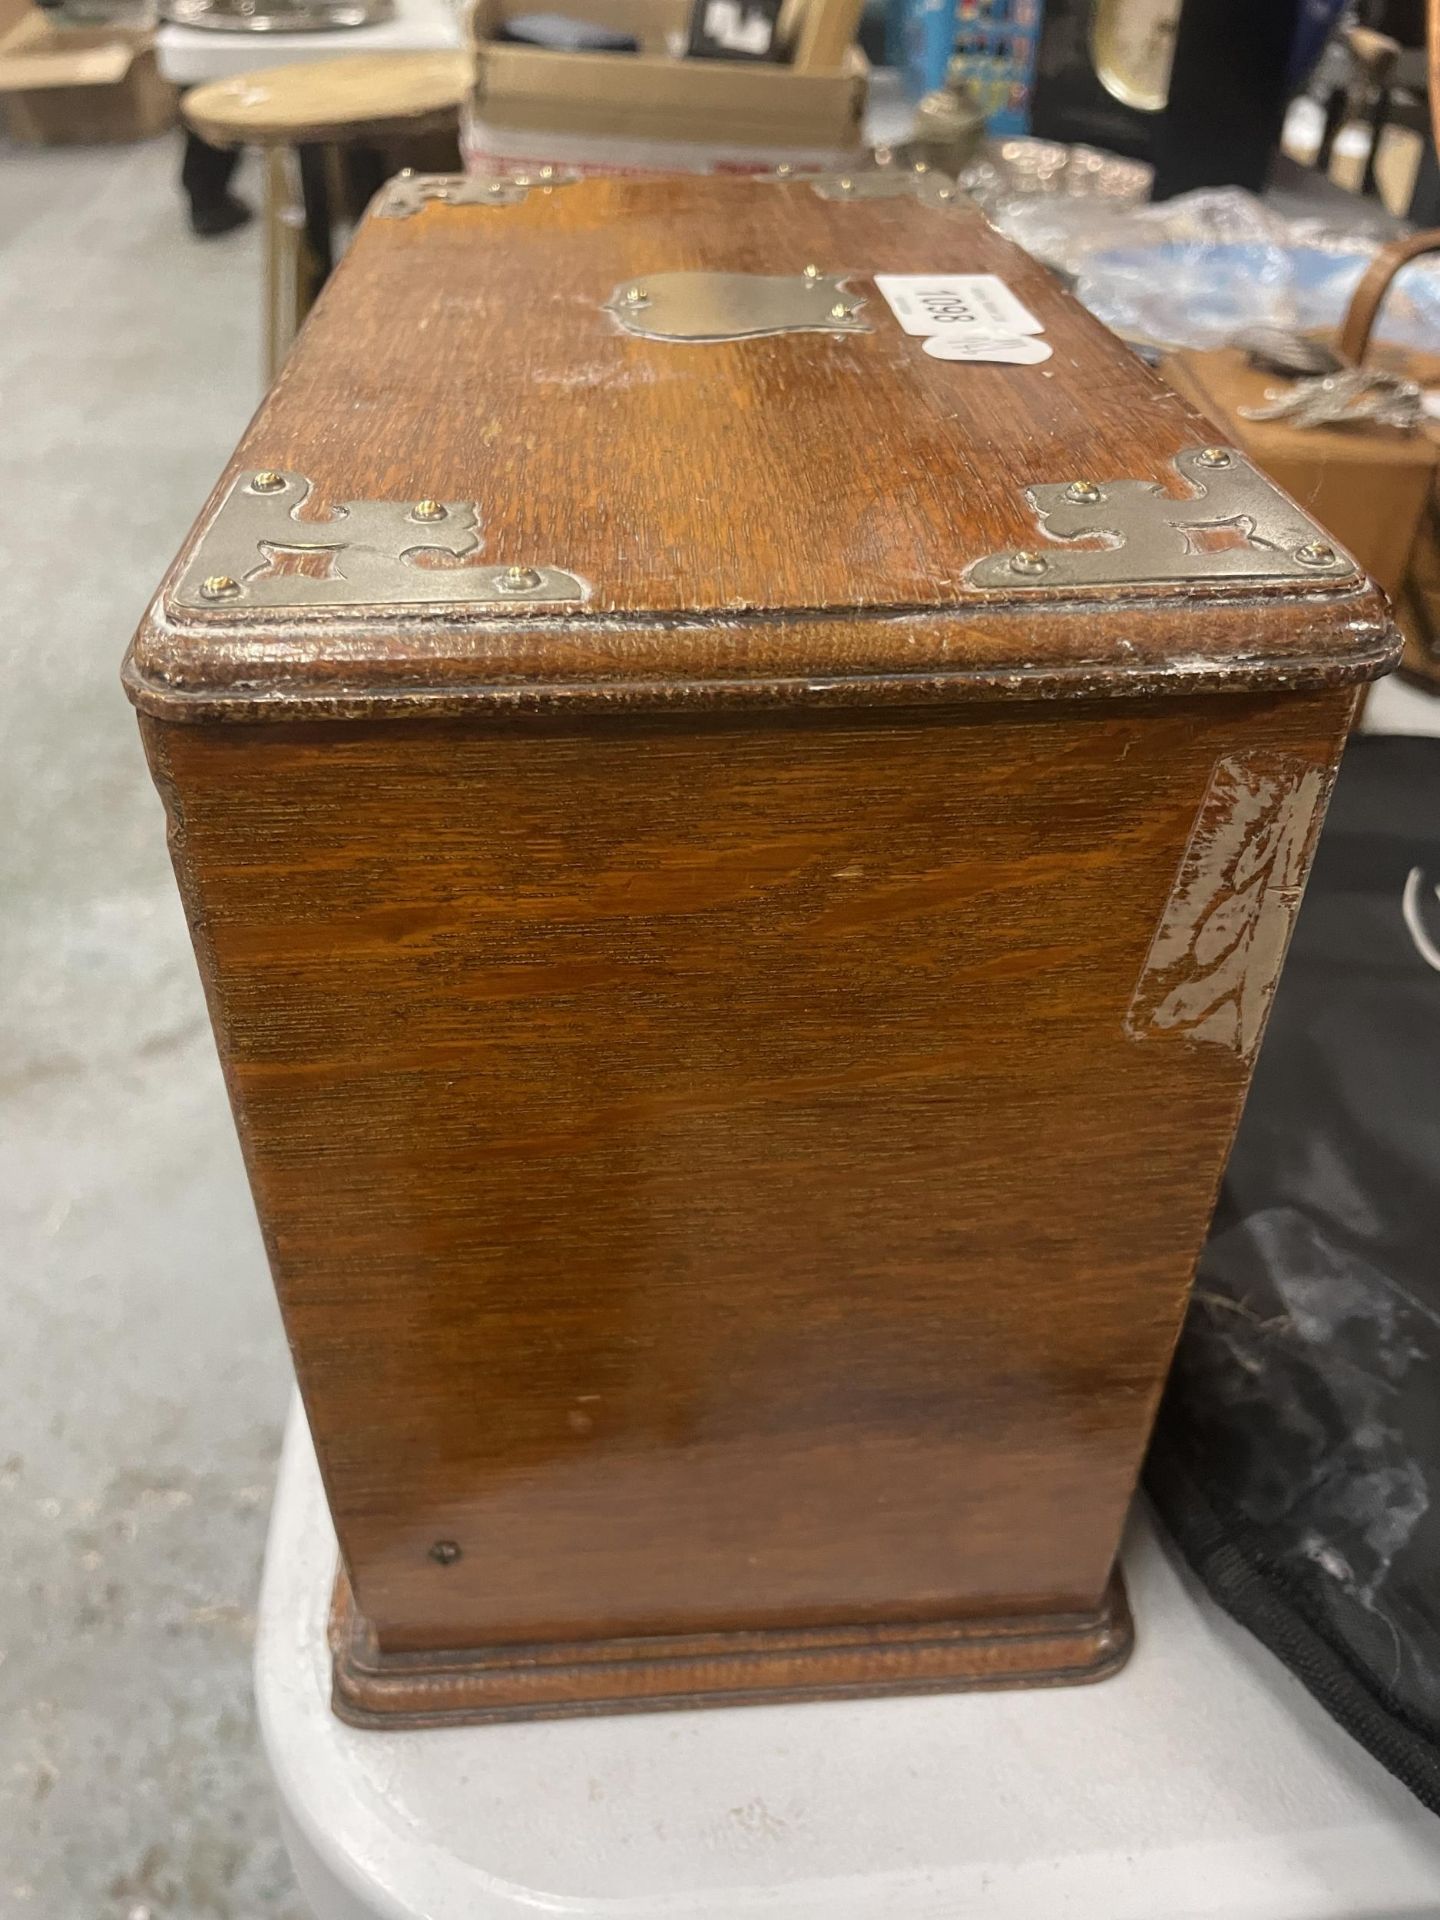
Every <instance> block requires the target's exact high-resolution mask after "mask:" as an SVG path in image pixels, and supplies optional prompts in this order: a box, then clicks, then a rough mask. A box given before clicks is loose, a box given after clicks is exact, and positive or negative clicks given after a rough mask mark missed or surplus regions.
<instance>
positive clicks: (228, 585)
mask: <svg viewBox="0 0 1440 1920" xmlns="http://www.w3.org/2000/svg"><path fill="white" fill-rule="evenodd" d="M239 591H240V582H239V581H238V580H232V579H231V577H230V575H229V574H228V573H212V574H211V575H210V578H209V579H208V580H202V581H201V582H200V597H201V599H202V600H233V599H234V598H235V596H236V594H238V593H239Z"/></svg>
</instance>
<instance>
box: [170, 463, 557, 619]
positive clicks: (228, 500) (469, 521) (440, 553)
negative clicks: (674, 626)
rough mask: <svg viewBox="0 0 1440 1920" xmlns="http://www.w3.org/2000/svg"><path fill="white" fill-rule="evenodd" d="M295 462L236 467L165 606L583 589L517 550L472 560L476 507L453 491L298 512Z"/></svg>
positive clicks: (333, 603)
mask: <svg viewBox="0 0 1440 1920" xmlns="http://www.w3.org/2000/svg"><path fill="white" fill-rule="evenodd" d="M310 490H311V483H310V481H309V480H308V479H306V478H305V476H304V475H303V474H299V473H282V472H278V471H269V470H265V469H262V470H260V471H258V472H254V473H242V474H241V475H240V476H239V477H238V478H237V479H236V480H235V481H234V482H233V483H232V485H231V488H230V491H229V492H228V493H227V494H226V496H225V498H224V499H223V500H222V501H221V503H220V505H219V507H218V509H217V510H216V513H215V517H214V518H213V519H212V520H211V522H210V524H209V525H208V526H207V527H206V528H205V530H204V532H203V533H202V534H201V536H200V538H199V540H198V541H197V542H196V544H195V549H194V551H193V553H192V554H191V556H190V559H189V561H188V562H187V564H186V566H185V569H184V571H183V572H182V574H181V575H180V578H179V581H178V582H177V584H176V586H175V587H174V589H173V590H172V592H171V594H170V604H171V606H173V607H193V608H195V609H197V610H199V609H204V610H207V611H208V610H213V609H216V608H220V607H226V606H231V607H243V608H266V609H280V608H297V607H393V606H418V605H441V606H494V607H500V606H509V607H513V606H524V605H526V604H529V603H533V602H549V601H560V602H572V601H577V600H583V599H584V598H585V593H586V590H585V586H584V583H583V582H582V581H580V580H579V579H577V578H576V576H575V575H574V574H573V573H566V572H564V571H563V570H562V569H561V568H559V567H551V566H539V565H536V564H534V563H532V562H530V561H528V560H520V561H516V562H513V563H510V564H508V565H499V566H494V565H492V566H479V565H477V564H476V560H477V557H478V555H479V554H480V552H481V548H482V544H483V543H482V540H481V533H480V516H479V510H478V508H477V507H476V506H475V504H474V503H473V502H471V501H463V500H427V499H420V500H351V501H347V502H346V504H345V505H344V506H340V507H337V508H335V509H334V511H333V512H332V514H331V515H330V517H329V518H328V519H325V520H314V519H312V520H299V519H297V518H296V513H297V511H298V510H299V508H300V507H301V506H302V505H303V504H304V503H305V501H306V500H307V499H308V498H309V495H310Z"/></svg>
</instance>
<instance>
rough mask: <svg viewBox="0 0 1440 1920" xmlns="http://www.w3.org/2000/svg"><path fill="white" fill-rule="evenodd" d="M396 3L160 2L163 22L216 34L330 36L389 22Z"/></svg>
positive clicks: (289, 0) (368, 0)
mask: <svg viewBox="0 0 1440 1920" xmlns="http://www.w3.org/2000/svg"><path fill="white" fill-rule="evenodd" d="M394 12H395V0H160V18H161V19H162V20H168V21H169V22H170V23H171V25H172V26H177V27H205V28H208V29H209V30H210V31H211V32H214V33H330V32H334V31H336V30H337V29H340V28H344V27H374V26H378V25H379V24H380V23H381V21H383V20H389V19H390V18H391V17H392V16H393V14H394Z"/></svg>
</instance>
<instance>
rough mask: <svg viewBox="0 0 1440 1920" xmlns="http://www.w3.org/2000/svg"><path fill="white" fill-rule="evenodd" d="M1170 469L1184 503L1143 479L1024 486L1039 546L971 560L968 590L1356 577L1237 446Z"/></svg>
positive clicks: (1180, 460)
mask: <svg viewBox="0 0 1440 1920" xmlns="http://www.w3.org/2000/svg"><path fill="white" fill-rule="evenodd" d="M1175 467H1176V471H1177V472H1178V473H1180V474H1181V475H1182V476H1183V478H1184V479H1185V480H1186V482H1187V483H1188V484H1189V486H1190V488H1191V489H1192V491H1191V494H1190V496H1189V497H1188V498H1186V499H1183V500H1180V499H1176V498H1175V496H1174V495H1173V494H1169V493H1166V492H1165V491H1164V490H1163V488H1161V487H1159V486H1157V485H1155V484H1154V483H1153V482H1151V481H1148V480H1097V479H1091V478H1080V477H1077V478H1076V479H1074V480H1069V481H1065V480H1061V481H1056V482H1053V483H1047V484H1045V485H1043V486H1031V487H1027V488H1026V490H1025V492H1026V498H1027V499H1028V501H1029V502H1030V505H1031V506H1032V507H1033V508H1034V510H1035V516H1036V518H1035V530H1036V533H1037V534H1038V535H1040V536H1042V537H1041V538H1040V539H1038V540H1037V542H1036V544H1035V545H1034V546H1032V547H1018V548H1013V549H1012V550H1011V551H1009V552H1007V553H992V554H989V555H987V556H986V558H985V559H983V560H977V561H976V563H975V565H974V566H973V567H972V568H971V569H970V573H969V580H970V584H971V585H972V586H976V587H987V588H991V589H994V590H996V591H1000V590H1004V591H1005V592H1013V591H1014V590H1015V589H1017V588H1026V589H1029V590H1031V591H1033V592H1040V593H1049V592H1053V591H1054V589H1055V588H1056V587H1098V586H1114V587H1122V586H1178V585H1182V584H1184V583H1185V582H1187V581H1211V582H1214V581H1221V582H1223V581H1229V580H1313V579H1317V578H1318V579H1326V580H1343V579H1346V578H1351V577H1354V576H1356V575H1358V573H1359V568H1358V567H1357V566H1356V564H1355V562H1354V561H1353V560H1352V559H1351V558H1350V556H1349V555H1348V554H1347V553H1345V552H1344V551H1343V550H1342V549H1341V548H1339V547H1337V546H1335V544H1334V543H1333V542H1332V540H1331V539H1330V536H1329V535H1328V534H1326V533H1324V532H1323V531H1322V530H1321V529H1320V528H1319V527H1317V526H1316V524H1315V522H1314V521H1313V520H1311V519H1310V518H1308V516H1307V515H1305V514H1304V513H1302V512H1301V511H1300V509H1299V508H1298V507H1297V506H1294V505H1293V504H1292V503H1291V502H1290V501H1289V500H1287V499H1286V498H1285V496H1284V494H1282V493H1281V492H1280V491H1279V489H1278V488H1277V487H1276V486H1275V485H1274V484H1273V483H1272V482H1271V481H1270V480H1268V479H1267V478H1266V477H1265V475H1264V474H1263V473H1260V472H1258V471H1257V469H1256V468H1254V467H1252V466H1251V464H1250V462H1249V461H1248V460H1247V459H1246V458H1245V456H1244V455H1243V454H1242V453H1238V452H1237V451H1236V450H1235V448H1233V447H1190V448H1188V449H1187V450H1186V451H1185V452H1184V453H1179V454H1177V455H1176V456H1175ZM1071 541H1075V542H1081V541H1085V542H1088V543H1089V544H1087V545H1083V546H1082V545H1073V546H1072V545H1068V544H1065V543H1067V542H1071Z"/></svg>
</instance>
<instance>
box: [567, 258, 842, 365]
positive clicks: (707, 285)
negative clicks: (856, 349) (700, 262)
mask: <svg viewBox="0 0 1440 1920" xmlns="http://www.w3.org/2000/svg"><path fill="white" fill-rule="evenodd" d="M845 277H846V276H845V275H844V274H839V275H836V274H829V273H822V272H821V271H820V269H819V268H818V267H815V266H807V267H806V268H805V269H804V270H803V272H800V273H704V272H694V273H647V274H644V275H642V276H640V277H639V278H637V279H635V280H628V281H622V282H621V284H620V285H619V286H618V287H616V289H615V291H614V292H613V293H612V294H611V296H610V298H609V299H608V300H607V301H606V302H605V309H606V311H607V312H608V313H613V314H614V316H615V318H616V319H617V320H618V321H619V322H620V324H621V326H622V327H624V328H625V330H626V332H627V333H634V334H638V335H639V336H640V338H641V339H643V340H669V341H676V342H688V343H693V344H697V345H699V344H704V343H706V342H712V341H717V340H751V339H754V338H756V337H757V336H758V335H761V334H767V333H868V332H869V331H870V329H869V327H868V326H867V325H866V324H865V322H864V321H863V320H861V319H860V318H858V312H859V309H860V308H861V307H862V306H863V305H864V304H865V303H864V301H863V300H862V299H861V298H860V296H859V295H858V294H853V293H847V292H846V290H845V284H844V282H845Z"/></svg>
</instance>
